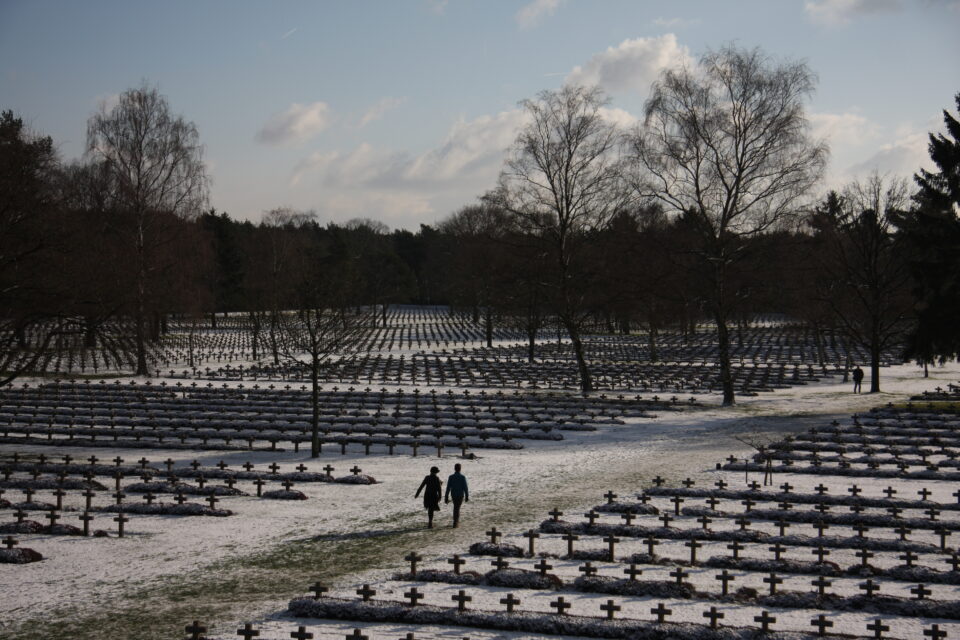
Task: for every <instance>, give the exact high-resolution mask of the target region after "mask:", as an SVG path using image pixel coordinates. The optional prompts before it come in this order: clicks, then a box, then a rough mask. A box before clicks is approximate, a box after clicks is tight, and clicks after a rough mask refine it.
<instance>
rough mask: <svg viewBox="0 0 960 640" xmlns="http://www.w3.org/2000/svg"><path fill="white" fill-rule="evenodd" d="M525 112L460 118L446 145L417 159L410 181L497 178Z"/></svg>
mask: <svg viewBox="0 0 960 640" xmlns="http://www.w3.org/2000/svg"><path fill="white" fill-rule="evenodd" d="M527 118H528V115H527V113H526V111H524V110H523V109H512V110H510V111H502V112H500V113H498V114H496V115H494V116H489V115H484V116H480V117H479V118H475V119H473V120H464V119H462V118H461V119H460V120H458V121H457V122H456V123H454V125H453V126H452V127H451V128H450V131H449V132H448V133H447V135H446V137H445V138H444V140H443V142H442V143H441V144H440V145H439V146H438V147H436V148H434V149H431V150H429V151H427V152H426V153H424V154H422V155H420V156H418V157H417V158H416V159H414V160H413V162H411V163H410V165H409V167H408V168H407V170H406V172H405V177H406V178H407V179H410V180H418V181H420V180H428V181H429V180H438V179H439V180H452V179H455V178H457V177H458V176H463V175H465V174H471V173H474V174H475V173H484V174H488V173H489V174H490V175H491V177H493V178H495V177H496V174H497V172H498V171H499V170H500V166H501V164H502V162H503V153H504V151H506V149H507V148H508V147H509V146H510V145H511V144H513V141H514V140H516V138H517V133H518V132H519V131H520V128H521V127H522V126H523V124H524V123H525V122H526V121H527Z"/></svg>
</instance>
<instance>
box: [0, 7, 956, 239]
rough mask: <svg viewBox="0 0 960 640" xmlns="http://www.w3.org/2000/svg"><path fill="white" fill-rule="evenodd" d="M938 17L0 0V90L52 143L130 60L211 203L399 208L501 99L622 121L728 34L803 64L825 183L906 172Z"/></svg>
mask: <svg viewBox="0 0 960 640" xmlns="http://www.w3.org/2000/svg"><path fill="white" fill-rule="evenodd" d="M957 33H960V0H760V1H746V0H744V1H729V2H721V1H719V0H706V1H685V2H676V1H673V2H662V1H652V0H651V1H647V2H641V1H639V0H633V1H627V0H624V1H620V0H596V1H587V0H518V1H515V2H513V1H506V0H502V1H500V0H474V1H468V0H446V1H443V0H408V1H403V0H393V1H388V0H384V1H380V2H374V1H361V0H356V1H349V2H348V1H346V0H345V1H343V2H269V3H268V2H246V1H240V0H235V1H217V2H214V1H197V0H191V1H183V0H173V1H168V2H136V1H126V2H105V1H97V0H89V1H85V2H76V1H54V0H33V1H19V0H0V108H2V109H13V110H14V111H15V112H17V113H18V114H19V115H21V116H23V117H24V119H25V120H26V121H27V122H29V123H30V125H31V126H32V127H33V128H34V129H35V130H36V131H38V132H41V133H43V134H47V135H50V136H52V137H53V138H54V140H55V141H56V142H57V143H58V145H59V149H60V152H61V155H62V156H63V157H64V158H65V159H72V158H76V157H79V156H80V155H81V154H82V152H83V146H84V138H85V135H86V120H87V118H88V117H89V116H90V115H91V113H93V112H94V111H95V110H96V108H97V106H98V104H99V103H100V102H101V101H106V103H107V104H108V105H109V104H110V101H111V100H114V99H115V96H116V95H117V94H119V93H120V92H122V91H124V90H125V89H128V88H130V87H135V86H138V85H139V84H140V83H141V82H142V81H144V80H145V81H147V82H148V83H150V84H152V85H156V86H158V87H159V89H160V91H161V92H162V93H163V94H164V95H166V96H167V98H168V100H169V102H170V104H171V107H172V109H173V111H174V112H176V113H179V114H181V115H183V116H184V117H185V118H186V119H188V120H192V121H193V122H195V123H196V125H197V127H198V129H199V131H200V136H201V140H202V141H203V143H204V144H205V147H206V155H205V158H206V161H207V165H208V169H209V172H210V175H211V177H212V186H211V194H210V204H211V205H212V206H214V207H216V208H217V209H218V210H223V211H227V212H228V213H230V214H231V215H232V216H234V217H236V218H241V219H251V220H258V219H259V218H260V215H261V214H262V213H263V212H264V211H266V210H269V209H271V208H274V207H278V206H291V207H295V208H299V209H314V210H315V211H316V212H317V215H318V218H319V219H320V220H321V221H330V220H334V221H344V220H347V219H350V218H354V217H370V218H374V219H378V220H381V221H383V222H384V223H386V224H387V225H389V226H390V227H393V228H397V227H406V228H416V226H417V225H418V224H420V223H433V222H435V221H437V220H440V219H442V218H444V217H445V216H447V215H449V214H450V213H452V212H453V211H455V210H456V209H457V208H458V207H460V206H462V205H464V204H468V203H470V202H472V201H474V199H475V198H476V197H477V196H478V195H480V194H481V193H483V191H485V190H486V189H489V188H491V187H492V186H493V185H494V182H495V180H496V176H497V173H498V171H499V169H500V167H501V164H502V157H503V155H502V154H503V150H504V149H505V148H506V147H507V146H509V144H510V142H511V141H512V140H513V138H514V137H515V135H516V131H517V128H518V127H519V126H520V125H521V124H522V122H523V114H522V112H521V110H519V109H518V106H517V103H518V102H519V101H520V100H523V99H524V98H529V97H533V96H534V95H535V94H536V93H537V92H538V91H540V90H542V89H555V88H558V87H560V86H561V85H562V84H563V83H564V82H581V83H591V84H592V83H599V84H600V86H601V87H602V88H603V89H604V90H605V91H606V92H607V93H608V95H609V96H610V98H611V105H610V108H609V117H610V118H611V119H614V120H617V121H619V122H622V123H624V124H628V123H629V122H630V120H631V118H633V117H636V116H638V115H639V114H640V113H641V111H642V106H643V101H644V99H645V97H646V93H647V89H648V87H649V85H650V82H651V81H652V80H653V79H655V78H656V76H657V74H658V73H659V72H660V70H661V69H663V68H664V66H666V65H670V64H676V63H677V62H678V61H681V60H683V59H684V58H688V57H689V58H695V57H696V56H697V55H699V54H700V53H702V52H703V51H704V50H705V49H707V48H710V47H714V48H715V47H719V46H721V45H723V44H726V43H730V42H735V43H737V44H738V45H740V46H744V47H754V46H757V47H761V48H762V49H763V50H765V51H766V52H767V53H769V54H770V55H772V56H775V57H780V58H792V59H804V60H806V61H807V62H808V63H809V65H810V66H811V68H812V69H813V70H814V71H815V72H816V73H817V74H818V76H819V79H820V81H819V85H818V89H817V92H816V94H815V95H814V97H813V98H812V100H811V102H810V105H809V115H810V119H811V122H812V124H813V127H814V131H815V132H816V133H817V135H822V136H827V137H828V138H829V140H830V143H831V148H832V159H831V165H830V175H829V177H828V180H827V183H826V184H825V186H832V185H839V184H842V183H843V182H844V181H846V180H849V179H851V178H853V177H856V176H862V175H864V174H865V173H867V172H868V171H870V170H872V169H874V168H876V169H878V170H879V171H881V172H883V173H891V174H897V175H904V176H909V175H910V174H911V173H912V172H913V171H915V170H916V168H917V166H918V165H919V164H920V163H921V162H923V161H924V158H925V153H926V151H925V149H926V133H927V132H928V131H930V130H933V129H937V128H938V127H939V124H940V120H941V110H942V109H944V108H947V107H950V106H952V105H953V95H954V94H955V93H956V92H957V91H960V39H958V38H957V37H956V34H957Z"/></svg>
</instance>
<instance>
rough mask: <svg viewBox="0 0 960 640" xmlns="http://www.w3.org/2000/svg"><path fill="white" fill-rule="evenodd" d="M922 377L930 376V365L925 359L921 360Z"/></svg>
mask: <svg viewBox="0 0 960 640" xmlns="http://www.w3.org/2000/svg"><path fill="white" fill-rule="evenodd" d="M923 377H924V378H929V377H930V366H929V363H928V362H927V361H926V360H924V361H923Z"/></svg>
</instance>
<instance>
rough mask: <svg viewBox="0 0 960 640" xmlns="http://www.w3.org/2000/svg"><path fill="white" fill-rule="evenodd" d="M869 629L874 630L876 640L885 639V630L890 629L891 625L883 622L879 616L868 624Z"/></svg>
mask: <svg viewBox="0 0 960 640" xmlns="http://www.w3.org/2000/svg"><path fill="white" fill-rule="evenodd" d="M867 631H873V637H874V638H876V640H883V632H884V631H890V626H889V625H885V624H883V623H882V622H881V621H880V619H879V618H877V619H876V620H874V621H873V622H871V623H870V624H868V625H867Z"/></svg>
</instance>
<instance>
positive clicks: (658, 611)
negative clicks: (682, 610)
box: [650, 602, 673, 624]
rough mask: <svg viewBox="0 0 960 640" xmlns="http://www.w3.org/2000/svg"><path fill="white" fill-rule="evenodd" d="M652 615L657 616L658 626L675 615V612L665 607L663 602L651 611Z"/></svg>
mask: <svg viewBox="0 0 960 640" xmlns="http://www.w3.org/2000/svg"><path fill="white" fill-rule="evenodd" d="M650 613H652V614H653V615H655V616H657V624H663V621H664V620H665V619H666V618H667V616H669V615H670V614H671V613H673V611H672V610H671V609H667V608H666V607H665V606H663V603H662V602H658V603H657V606H656V607H654V608H653V609H650Z"/></svg>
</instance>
